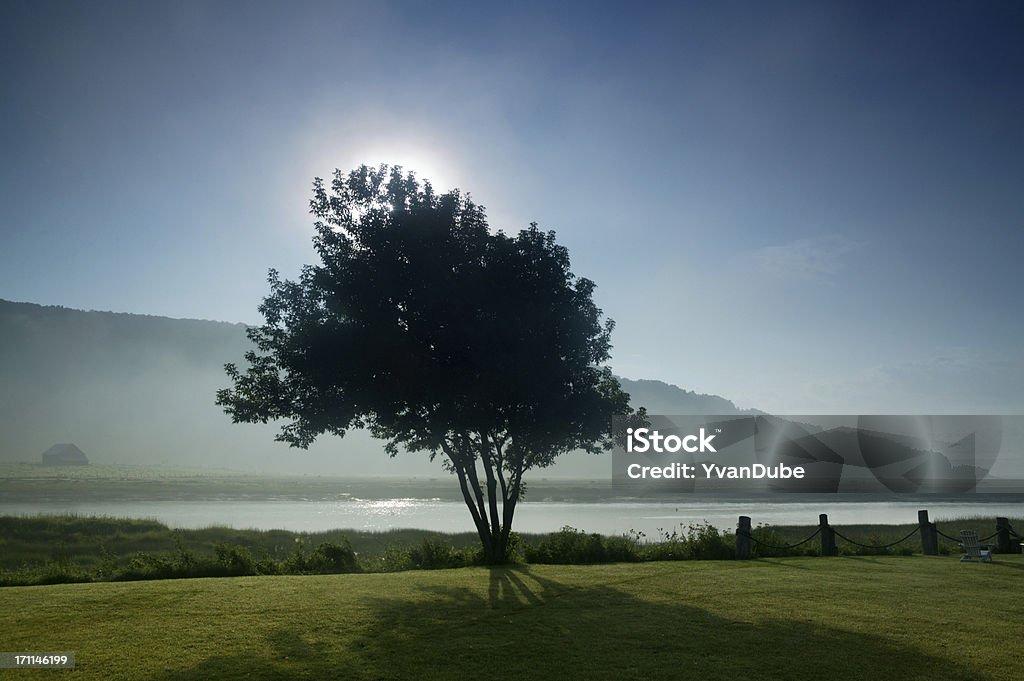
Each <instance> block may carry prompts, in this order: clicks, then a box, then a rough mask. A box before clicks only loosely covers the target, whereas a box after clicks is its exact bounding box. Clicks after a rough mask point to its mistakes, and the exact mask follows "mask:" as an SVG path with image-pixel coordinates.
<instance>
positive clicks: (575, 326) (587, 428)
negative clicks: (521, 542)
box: [217, 166, 631, 562]
mask: <svg viewBox="0 0 1024 681" xmlns="http://www.w3.org/2000/svg"><path fill="white" fill-rule="evenodd" d="M310 205H311V209H312V210H311V213H312V214H313V215H314V216H315V218H316V235H315V236H314V238H313V244H314V247H315V249H316V252H317V254H318V255H319V257H320V260H321V264H320V265H307V266H305V267H304V268H303V269H302V273H301V276H300V277H299V279H298V281H287V280H282V279H281V278H280V277H279V275H278V273H277V272H276V271H273V270H271V272H270V276H269V282H270V287H271V292H270V295H268V296H267V297H266V298H265V299H264V301H263V304H262V305H261V306H260V308H259V309H260V312H261V313H262V314H263V317H264V319H265V323H264V324H263V325H262V326H259V327H253V328H250V329H249V332H248V333H249V338H250V339H251V340H252V341H253V343H255V346H256V349H255V350H252V351H250V352H249V353H247V355H246V360H247V362H248V364H249V366H248V368H246V369H245V371H244V372H243V371H240V370H239V369H238V367H236V366H235V365H233V364H228V365H226V367H225V368H226V371H227V374H228V376H229V377H230V378H231V380H232V382H233V386H232V387H229V388H225V389H222V390H220V391H218V393H217V404H219V405H221V406H223V407H224V410H225V411H226V412H227V413H228V414H230V415H231V417H232V420H233V421H234V422H236V423H238V422H262V423H266V422H268V421H270V420H278V419H280V420H284V421H285V424H284V425H283V426H282V428H281V431H280V433H279V434H278V435H277V439H278V440H282V441H285V442H288V443H289V444H291V445H292V446H295V447H302V448H305V447H308V446H309V444H310V443H311V442H313V440H314V439H315V438H316V437H317V436H318V435H320V434H322V433H333V434H335V435H339V436H343V435H345V433H346V431H348V430H349V429H351V428H367V429H369V431H370V432H371V433H372V434H373V435H374V436H375V437H377V438H380V439H383V440H385V441H386V450H387V451H388V452H389V453H390V454H391V455H392V456H394V455H395V454H397V453H398V451H399V449H405V450H408V451H422V452H427V453H429V455H430V457H431V459H433V458H434V457H437V456H439V455H440V456H441V457H442V460H443V462H444V466H445V467H446V468H447V469H448V470H450V471H451V472H453V473H454V474H455V475H456V476H458V480H459V486H460V487H461V489H462V495H463V497H464V499H465V502H466V505H467V507H468V508H469V511H470V513H471V514H472V516H473V522H474V523H475V525H476V528H477V531H478V533H479V535H480V541H481V542H482V544H483V549H484V554H485V557H486V559H487V560H488V561H489V562H502V561H504V560H506V559H507V552H508V545H509V532H510V531H511V528H512V518H513V514H514V513H515V509H516V504H517V502H518V501H519V500H520V499H521V498H522V497H523V494H524V491H525V485H524V481H523V476H524V474H525V473H526V471H528V470H530V469H531V468H543V467H545V466H548V465H550V464H551V463H553V462H554V460H555V458H556V457H557V456H558V455H560V454H563V453H566V452H570V451H573V450H578V449H581V450H586V451H589V452H593V453H597V452H600V451H603V450H607V449H609V448H610V447H611V417H612V415H613V414H626V413H631V409H630V407H629V403H628V400H629V396H628V395H627V394H626V393H624V392H623V391H622V389H621V387H620V385H619V382H618V381H617V380H616V378H615V377H614V376H613V375H612V373H611V370H610V369H609V368H607V367H605V366H602V363H603V362H605V361H606V360H607V359H608V357H609V349H610V344H609V339H610V335H611V331H612V327H613V323H612V322H611V321H610V320H607V321H605V320H603V319H602V313H601V310H599V309H598V308H597V307H596V306H595V305H594V302H593V300H592V292H593V290H594V284H593V282H591V281H590V280H589V279H584V278H580V277H576V276H575V275H574V274H573V273H572V272H571V271H570V269H569V255H568V252H567V251H566V249H565V248H564V247H563V246H560V245H558V244H557V243H555V236H554V233H553V232H548V233H544V232H541V231H540V230H538V229H537V225H536V224H532V225H531V226H530V228H529V229H525V230H523V231H521V232H520V233H519V234H518V235H516V236H509V235H506V234H504V233H502V232H497V233H493V232H491V231H489V229H488V225H487V220H486V218H485V215H484V209H483V207H482V206H478V205H476V204H474V203H473V202H472V201H471V200H470V198H469V196H468V195H463V194H460V193H459V191H458V190H454V191H451V192H448V193H446V194H440V195H438V194H435V193H434V191H433V188H432V187H431V185H430V183H429V182H423V183H420V182H419V181H417V180H416V178H415V177H414V175H413V174H412V173H409V174H406V175H403V173H402V170H401V168H399V167H391V168H389V167H387V166H381V167H379V168H377V169H371V168H367V167H366V166H362V167H360V168H358V169H356V170H354V171H352V172H350V173H348V174H343V173H341V172H340V171H336V172H335V174H334V179H333V182H332V183H331V186H330V189H329V190H328V189H327V188H325V185H324V182H323V180H321V179H320V178H317V179H316V180H315V182H314V185H313V199H312V200H311V202H310Z"/></svg>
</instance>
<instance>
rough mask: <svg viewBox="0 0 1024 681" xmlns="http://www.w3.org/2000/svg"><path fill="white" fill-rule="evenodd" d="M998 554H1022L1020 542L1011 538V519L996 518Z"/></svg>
mask: <svg viewBox="0 0 1024 681" xmlns="http://www.w3.org/2000/svg"><path fill="white" fill-rule="evenodd" d="M996 552H997V553H1020V542H1019V541H1012V538H1011V537H1010V519H1009V518H996Z"/></svg>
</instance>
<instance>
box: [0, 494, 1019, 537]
mask: <svg viewBox="0 0 1024 681" xmlns="http://www.w3.org/2000/svg"><path fill="white" fill-rule="evenodd" d="M919 509H927V510H928V511H929V515H930V518H931V519H932V520H933V521H936V520H937V521H938V522H939V524H940V529H941V523H942V521H943V520H951V519H956V518H962V517H966V516H984V517H991V518H993V524H994V518H995V517H996V516H1003V517H1011V518H1012V517H1021V516H1024V503H1004V502H991V503H985V502H977V503H953V502H937V503H929V502H927V501H921V500H915V501H882V502H879V501H874V502H856V501H853V502H834V503H827V502H822V501H821V500H815V501H813V502H775V503H773V502H765V501H757V502H739V501H706V500H702V501H699V502H689V503H686V502H683V503H680V502H670V503H663V502H635V501H633V502H626V501H623V502H602V503H565V502H547V501H536V502H529V501H527V502H523V503H521V504H520V505H519V507H518V508H517V510H516V520H515V528H516V531H518V532H553V531H557V530H559V529H561V528H562V527H563V526H565V525H571V526H573V527H575V528H577V529H580V530H585V531H587V532H599V533H601V534H608V535H617V534H625V533H627V532H629V531H630V530H634V531H641V532H644V533H645V534H646V535H647V537H648V538H652V539H653V538H657V537H659V536H660V535H661V533H662V531H671V530H673V529H678V528H679V526H680V525H683V526H686V525H689V524H690V523H700V522H704V521H707V522H709V523H711V524H712V525H715V526H716V527H719V528H722V529H730V528H735V526H736V521H737V518H738V517H739V516H741V515H746V516H750V518H751V519H752V521H753V524H754V525H755V526H756V525H758V524H760V523H766V524H773V525H816V524H817V522H818V514H819V513H827V514H828V516H829V522H830V523H831V524H833V525H836V526H840V527H841V526H842V525H845V524H865V523H872V524H873V523H877V524H892V525H894V524H903V523H914V522H917V511H918V510H919ZM40 513H46V514H50V513H58V514H60V513H76V514H80V515H103V516H112V517H131V518H151V519H154V520H158V521H160V522H163V523H165V524H167V525H168V526H170V527H172V528H202V527H209V526H211V525H225V526H229V527H234V528H238V529H247V528H255V529H261V530H269V529H285V530H292V531H296V532H319V531H326V530H334V529H354V530H389V529H398V528H410V529H423V530H434V531H437V532H472V531H473V524H472V522H471V521H470V518H469V513H468V512H467V511H466V506H465V504H463V503H461V502H455V501H442V500H438V499H374V500H362V499H351V500H348V501H336V500H320V501H296V500H282V501H240V500H232V501H147V502H120V503H104V502H80V503H76V502H66V501H45V502H35V503H24V502H23V503H0V515H35V514H40Z"/></svg>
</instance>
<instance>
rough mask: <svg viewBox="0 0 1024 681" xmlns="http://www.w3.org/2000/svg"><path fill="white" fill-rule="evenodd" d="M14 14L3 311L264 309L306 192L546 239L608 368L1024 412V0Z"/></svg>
mask: <svg viewBox="0 0 1024 681" xmlns="http://www.w3.org/2000/svg"><path fill="white" fill-rule="evenodd" d="M507 5H509V6H499V5H497V4H491V3H469V2H467V3H428V2H418V1H415V2H413V1H411V2H403V3H389V2H372V3H360V2H343V3H337V2H332V3H316V2H291V3H284V2H281V3H259V2H244V3H243V2H175V3H152V2H150V3H137V2H125V3H119V2H75V3H70V2H67V3H56V2H45V1H43V2H40V1H35V0H33V1H31V2H29V1H21V2H19V1H15V0H9V1H7V2H4V3H2V4H0V73H2V79H0V93H2V97H0V298H4V299H8V300H16V301H26V302H34V303H42V304H49V305H63V306H66V307H73V308H81V309H87V310H88V309H95V310H112V311H118V312H134V313H144V314H153V315H164V316H170V317H183V318H200V319H216V320H225V321H232V322H247V323H258V322H259V321H261V320H260V317H259V314H258V312H257V305H258V304H259V302H260V301H261V299H262V297H263V296H264V295H265V294H266V293H267V292H268V286H267V284H266V274H267V270H268V269H269V268H276V269H278V270H280V271H281V272H282V274H283V275H284V276H286V277H288V276H295V275H296V274H297V273H298V271H299V268H300V267H301V265H302V264H303V263H306V262H311V261H313V260H314V258H315V255H314V253H313V250H312V246H311V242H310V239H311V236H312V234H313V228H312V220H311V217H310V215H309V214H308V199H309V196H310V187H311V184H312V180H313V178H314V177H316V176H321V177H327V176H329V175H330V174H331V173H332V171H333V170H334V169H335V168H340V169H342V170H349V169H351V168H353V167H355V166H357V165H359V164H361V163H369V164H376V163H380V162H387V163H398V164H401V165H403V166H405V167H406V168H407V169H412V170H415V171H417V173H418V175H419V176H420V177H426V178H428V179H430V180H431V181H432V182H433V184H434V185H435V187H436V188H439V189H442V190H443V189H447V188H451V187H459V188H461V189H462V190H464V191H468V192H470V193H471V195H472V196H473V198H474V199H475V200H476V201H478V202H479V203H481V204H483V205H484V206H486V207H487V211H488V215H489V218H490V223H491V226H492V227H493V228H495V229H503V230H505V231H506V232H514V231H517V230H519V229H521V228H524V227H526V226H527V225H528V224H529V223H530V222H531V221H536V222H538V223H539V224H540V226H541V228H542V229H546V230H547V229H550V230H554V231H555V232H556V233H557V235H558V240H559V242H560V243H562V244H563V245H565V246H566V247H568V249H569V252H570V254H571V256H572V260H573V269H574V271H575V272H576V273H577V274H578V275H580V276H586V277H588V278H590V279H593V280H594V281H595V282H596V283H597V285H598V289H597V292H596V294H595V298H596V300H597V303H598V305H599V306H600V307H601V308H602V309H603V310H604V312H605V314H606V315H607V316H608V317H610V318H612V319H614V320H615V321H616V324H617V325H616V330H615V333H614V335H613V342H614V345H615V347H614V350H613V358H612V366H613V368H614V369H615V370H616V371H617V372H618V373H619V374H621V375H623V376H627V377H630V378H656V379H660V380H664V381H666V382H669V383H674V384H677V385H679V386H681V387H683V388H686V389H690V390H696V391H698V392H706V393H713V394H719V395H722V396H724V397H726V398H728V399H731V400H733V401H734V402H736V404H737V405H738V406H741V407H755V408H759V409H763V410H765V411H771V412H774V413H780V414H784V413H790V414H793V413H840V414H846V413H849V414H862V413H865V414H866V413H911V414H928V413H1024V390H1022V389H1021V386H1024V342H1022V339H1024V316H1022V314H1021V311H1022V309H1024V305H1022V303H1021V298H1022V293H1024V269H1022V268H1021V267H1020V259H1021V255H1022V253H1024V230H1022V226H1024V225H1022V223H1024V191H1021V186H1022V184H1024V183H1022V180H1024V124H1022V121H1024V78H1022V76H1024V41H1021V40H1020V36H1021V35H1022V34H1024V5H1021V4H1020V3H1014V2H1005V3H1002V2H983V3H950V2H904V3H877V2H844V3H818V2H806V3H803V2H777V3H754V2H744V3H730V2H722V3H696V2H694V3H665V4H659V3H643V4H639V5H633V6H628V5H626V4H625V3H609V4H602V3H597V2H584V3H533V2H517V3H507Z"/></svg>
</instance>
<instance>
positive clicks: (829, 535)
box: [818, 513, 839, 556]
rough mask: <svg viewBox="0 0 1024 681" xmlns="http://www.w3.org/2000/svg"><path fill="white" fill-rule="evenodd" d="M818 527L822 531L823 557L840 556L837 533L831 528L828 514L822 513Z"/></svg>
mask: <svg viewBox="0 0 1024 681" xmlns="http://www.w3.org/2000/svg"><path fill="white" fill-rule="evenodd" d="M818 527H819V528H820V529H821V555H823V556H838V555H839V549H838V548H837V547H836V531H835V530H833V529H832V528H831V527H829V525H828V514H827V513H822V514H821V515H819V516H818Z"/></svg>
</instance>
